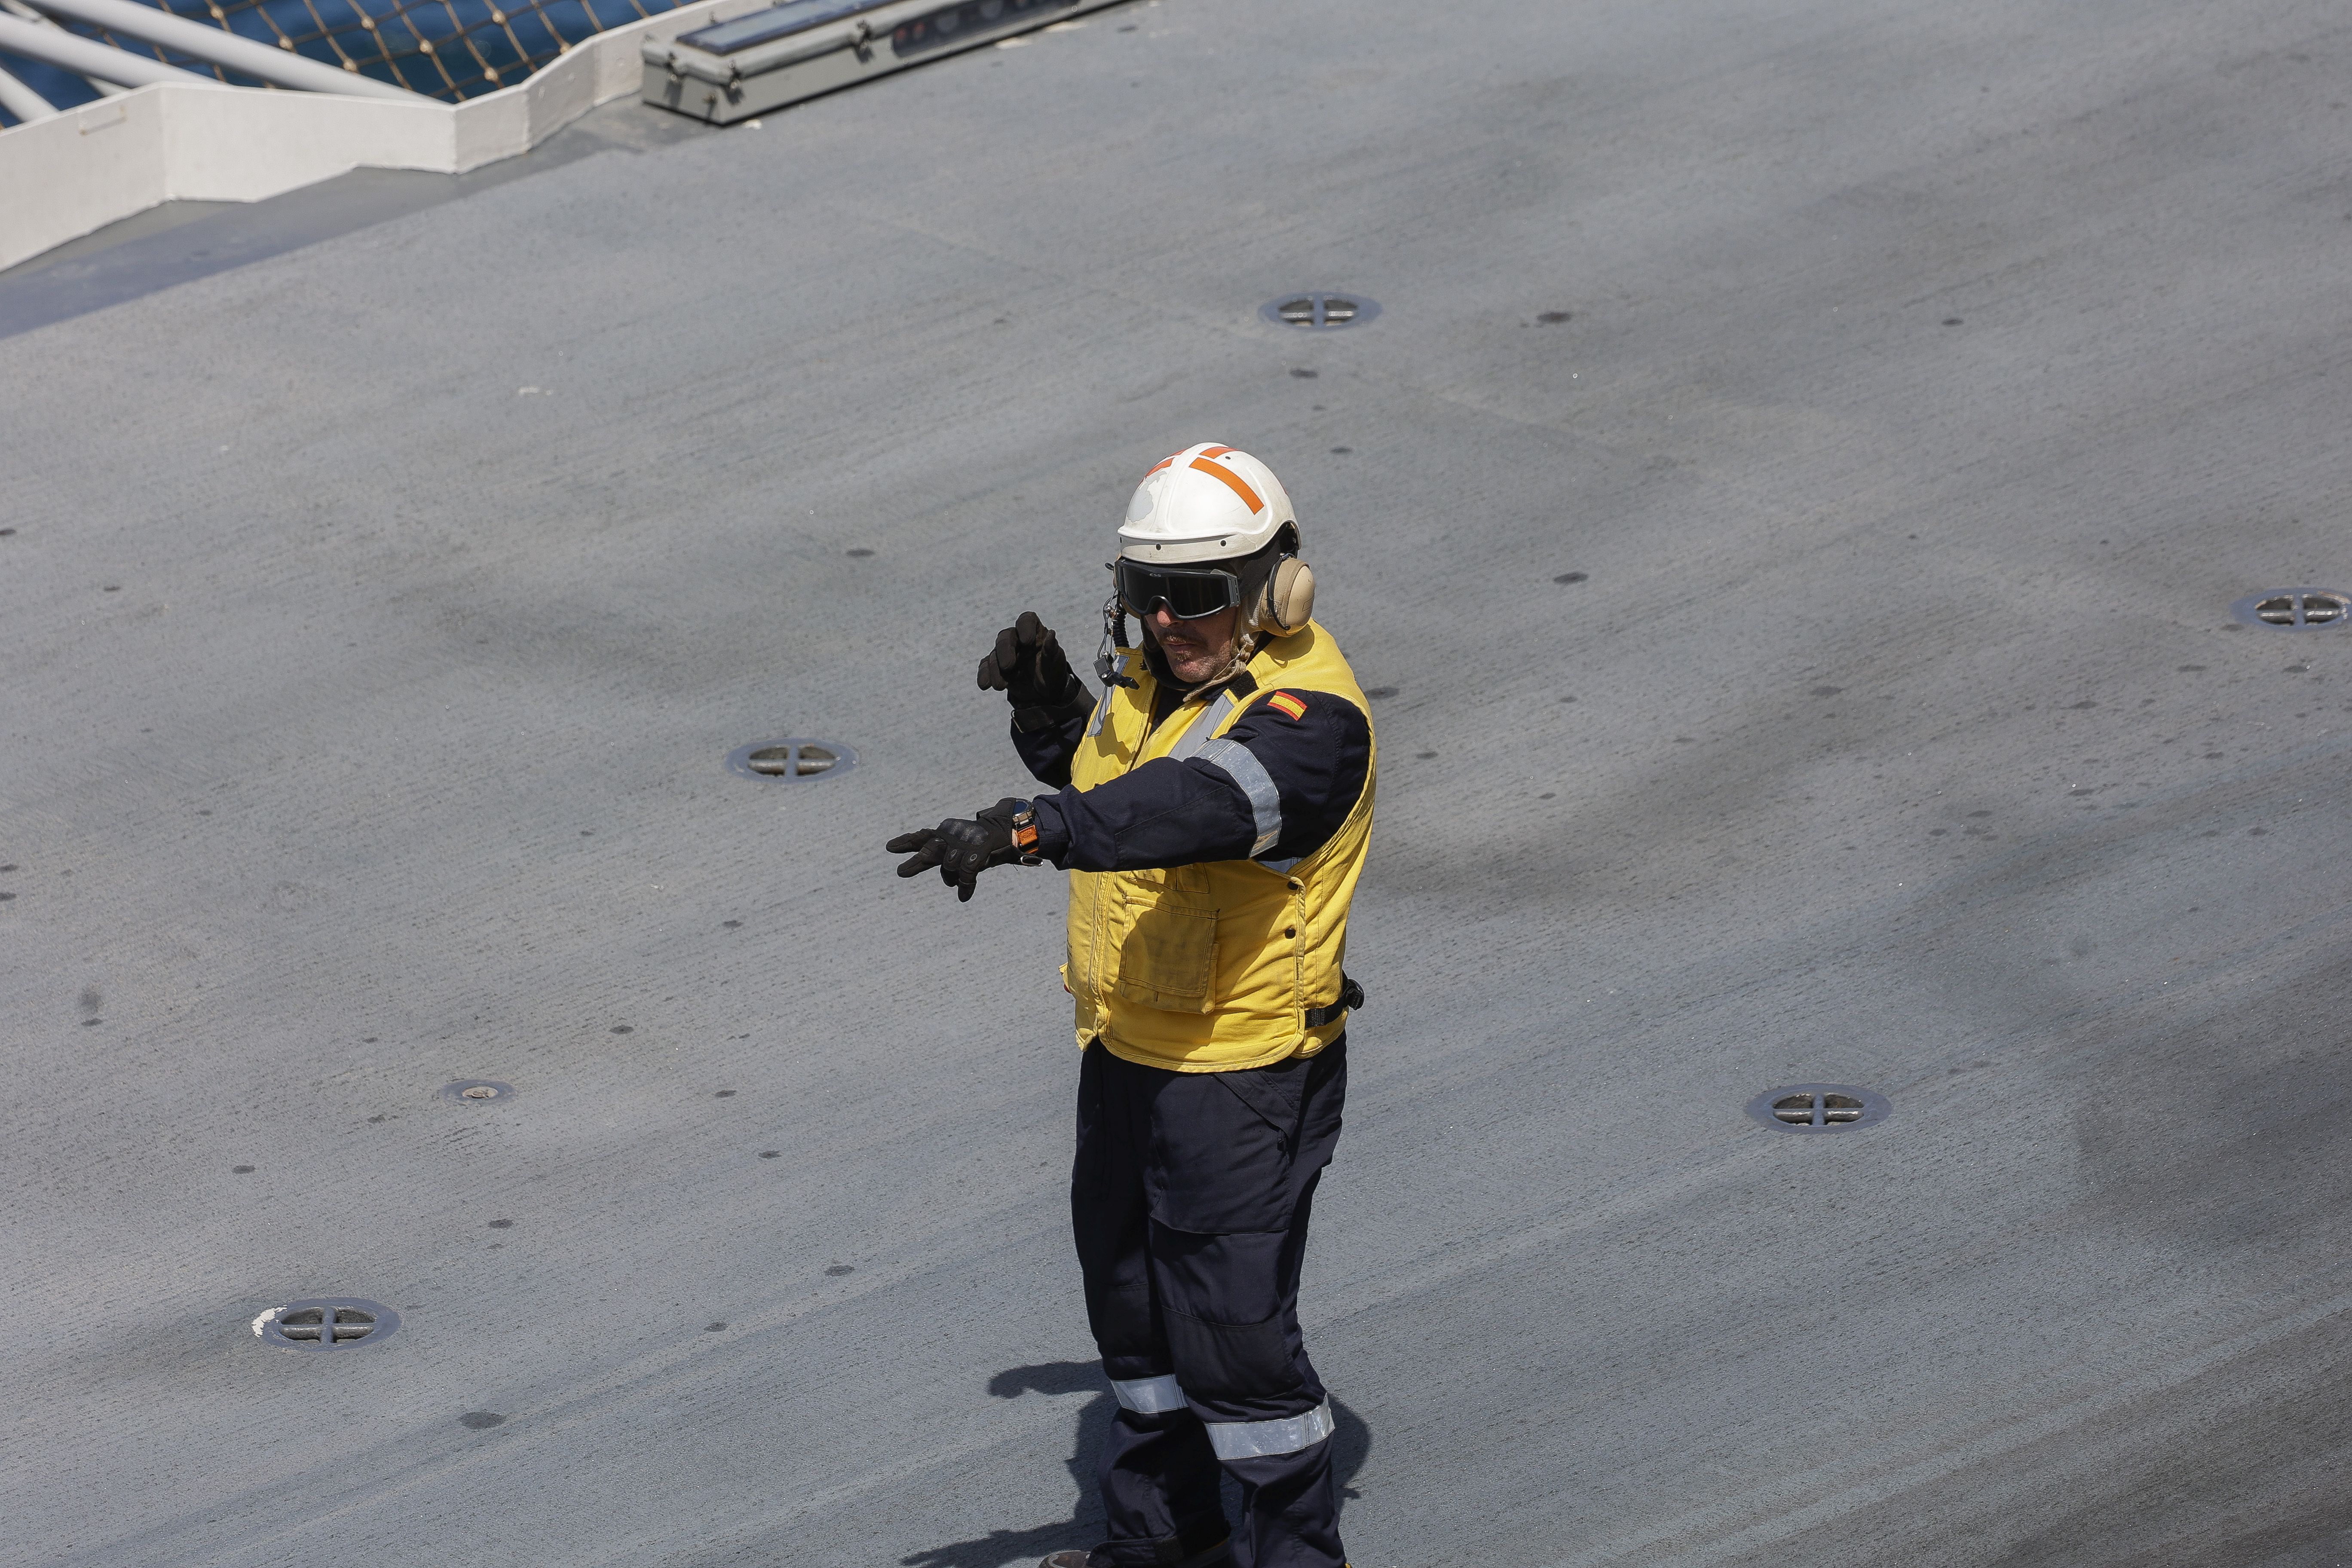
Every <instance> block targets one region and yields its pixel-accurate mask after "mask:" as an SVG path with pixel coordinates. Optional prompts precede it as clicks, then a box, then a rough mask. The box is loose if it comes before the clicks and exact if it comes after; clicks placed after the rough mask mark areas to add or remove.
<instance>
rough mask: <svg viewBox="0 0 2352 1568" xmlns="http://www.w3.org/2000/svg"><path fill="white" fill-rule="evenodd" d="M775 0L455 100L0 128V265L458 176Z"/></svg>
mask: <svg viewBox="0 0 2352 1568" xmlns="http://www.w3.org/2000/svg"><path fill="white" fill-rule="evenodd" d="M769 4H772V0H693V3H692V4H689V5H681V6H679V7H678V8H677V10H675V11H666V12H664V13H663V14H662V15H660V16H653V17H649V18H647V19H646V20H645V21H642V22H632V23H630V24H629V25H627V26H621V27H614V28H613V29H612V30H611V31H609V32H604V33H599V34H597V35H596V36H595V37H592V38H589V39H586V40H584V41H583V42H581V43H578V44H575V45H573V46H572V47H571V48H570V49H569V50H567V51H566V52H565V53H563V54H562V55H561V56H559V57H558V58H555V59H553V60H551V61H550V62H549V63H548V64H546V65H544V66H542V67H541V68H539V69H538V70H536V71H533V72H532V73H531V74H530V76H528V77H526V78H524V79H522V80H521V81H520V82H517V83H516V84H515V85H514V86H512V87H508V88H500V89H499V90H498V91H496V92H491V93H485V94H484V95H482V96H481V97H479V98H471V99H467V100H466V101H465V102H463V103H456V104H449V103H441V102H437V101H436V100H431V99H425V98H418V99H416V100H415V101H413V102H399V101H395V100H389V99H378V98H348V97H343V96H341V95H340V94H327V93H320V92H272V91H268V90H266V89H260V88H244V87H223V86H218V85H214V84H207V83H205V82H201V81H193V80H192V81H189V82H186V83H180V82H159V83H157V84H155V85H152V86H149V87H142V88H138V89H134V90H132V91H130V92H125V93H119V94H116V95H115V96H113V97H110V98H101V99H100V100H98V101H96V102H95V103H85V104H81V105H79V106H77V107H75V108H72V109H68V110H63V111H62V112H60V113H58V114H56V115H53V116H51V117H49V118H47V119H45V120H37V121H30V122H28V123H26V124H23V125H18V126H15V127H12V128H11V129H9V130H6V131H0V268H6V267H13V266H15V265H16V263H17V262H19V261H23V260H26V258H31V257H35V256H38V255H39V254H40V253H41V252H43V251H45V250H47V249H50V248H51V247H55V246H59V245H63V244H64V243H65V242H66V241H68V240H69V239H75V238H79V237H81V236H82V235H85V234H89V233H90V232H91V231H92V230H94V229H99V228H103V227H105V226H107V225H108V224H110V223H114V222H116V221H118V220H120V219H122V218H126V217H129V216H131V215H132V214H133V213H139V212H144V211H145V210H146V209H147V208H149V207H152V206H154V205H157V204H158V203H161V202H169V201H205V202H257V201H261V200H263V199H265V198H267V197H269V196H274V195H282V194H284V193H285V192H287V191H291V190H296V189H299V187H301V186H303V185H308V184H316V183H317V182H319V181H320V180H331V179H332V178H334V177H335V176H336V175H337V174H348V173H349V172H351V171H352V170H353V169H362V168H366V169H426V170H431V171H434V172H436V173H438V174H463V173H464V172H465V171H466V170H467V169H477V168H479V167H481V166H482V165H483V164H485V163H496V162H497V161H498V160H499V159H500V158H511V157H513V156H514V155H515V154H516V153H527V152H529V151H530V149H531V148H533V147H535V146H537V145H538V144H539V143H540V142H543V141H545V140H546V139H547V138H548V137H550V136H551V135H553V134H554V133H555V132H558V131H560V130H562V128H563V127H564V126H566V125H568V124H570V123H571V122H572V121H574V120H576V119H578V118H579V117H580V116H581V115H583V114H585V113H587V112H588V110H591V109H593V108H594V107H596V105H598V104H600V103H606V102H609V101H611V100H614V99H616V98H622V97H625V96H627V95H629V94H631V93H634V92H635V91H637V90H638V88H639V85H640V83H641V82H642V80H643V74H644V70H645V67H644V64H643V63H642V61H641V60H640V59H639V58H638V49H639V47H640V46H641V45H642V44H643V42H644V40H645V39H646V38H648V37H676V36H677V34H679V33H681V32H685V31H687V30H688V29H690V28H692V27H696V26H701V25H702V24H703V23H706V22H714V21H724V20H726V19H728V18H730V17H733V16H742V15H744V14H745V13H747V12H751V11H756V10H759V9H761V7H762V6H763V5H769Z"/></svg>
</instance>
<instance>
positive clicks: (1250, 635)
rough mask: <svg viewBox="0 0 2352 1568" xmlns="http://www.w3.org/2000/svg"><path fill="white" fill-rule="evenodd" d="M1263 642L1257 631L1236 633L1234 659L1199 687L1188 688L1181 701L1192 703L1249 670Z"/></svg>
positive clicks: (1226, 662) (1230, 659) (1226, 661)
mask: <svg viewBox="0 0 2352 1568" xmlns="http://www.w3.org/2000/svg"><path fill="white" fill-rule="evenodd" d="M1261 640H1262V639H1261V637H1260V635H1259V634H1258V633H1256V632H1255V631H1245V632H1239V633H1236V634H1235V635H1234V652H1233V657H1232V658H1228V659H1226V660H1225V662H1224V665H1223V668H1220V669H1219V670H1218V671H1217V673H1216V674H1214V675H1213V676H1211V677H1209V679H1206V680H1203V681H1202V682H1200V683H1199V684H1198V685H1195V686H1192V687H1188V688H1187V689H1185V692H1184V695H1183V698H1182V699H1181V700H1183V701H1186V702H1190V701H1192V699H1194V698H1195V697H1198V696H1200V695H1201V693H1202V692H1203V691H1213V690H1215V689H1217V688H1218V687H1220V686H1223V684H1224V683H1225V682H1226V681H1228V680H1231V679H1233V678H1234V676H1236V675H1239V674H1240V673H1241V672H1242V671H1243V670H1244V669H1247V668H1249V661H1250V659H1251V658H1253V657H1254V656H1255V654H1256V653H1257V645H1258V643H1259V642H1260V641H1261Z"/></svg>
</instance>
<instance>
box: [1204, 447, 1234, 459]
mask: <svg viewBox="0 0 2352 1568" xmlns="http://www.w3.org/2000/svg"><path fill="white" fill-rule="evenodd" d="M1232 450H1234V448H1233V447H1202V448H1201V456H1202V457H1204V458H1222V457H1223V456H1224V455H1225V454H1226V453H1227V452H1230V451H1232Z"/></svg>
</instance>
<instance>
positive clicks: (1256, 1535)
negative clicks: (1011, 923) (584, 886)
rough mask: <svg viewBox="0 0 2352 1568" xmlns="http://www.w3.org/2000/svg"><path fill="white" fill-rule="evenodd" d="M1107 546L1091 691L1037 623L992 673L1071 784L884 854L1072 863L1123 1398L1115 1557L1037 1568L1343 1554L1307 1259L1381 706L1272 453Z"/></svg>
mask: <svg viewBox="0 0 2352 1568" xmlns="http://www.w3.org/2000/svg"><path fill="white" fill-rule="evenodd" d="M1118 533H1119V555H1118V561H1117V562H1116V563H1114V571H1115V572H1116V574H1117V581H1118V588H1117V592H1116V595H1114V597H1113V599H1112V602H1111V605H1109V606H1108V610H1107V612H1106V615H1107V619H1108V634H1109V635H1108V637H1106V639H1105V647H1106V649H1107V650H1111V651H1107V652H1106V653H1105V655H1104V656H1103V658H1101V659H1100V660H1098V662H1097V671H1098V673H1099V674H1100V675H1101V677H1102V678H1103V679H1104V681H1105V683H1106V689H1105V690H1104V693H1103V696H1102V699H1101V700H1100V701H1099V702H1097V701H1095V700H1092V699H1091V698H1090V697H1089V696H1088V695H1087V690H1086V688H1085V687H1084V686H1083V685H1081V684H1080V682H1079V680H1078V679H1077V677H1076V675H1075V674H1074V673H1073V672H1072V671H1071V669H1070V666H1069V660H1068V658H1066V656H1065V655H1064V654H1063V652H1062V650H1061V647H1060V646H1059V644H1058V641H1057V639H1056V638H1055V635H1054V633H1053V632H1051V631H1050V630H1048V629H1046V628H1045V626H1042V625H1040V624H1039V622H1038V619H1037V617H1036V616H1034V615H1031V614H1024V615H1023V616H1021V618H1020V619H1019V621H1018V622H1017V623H1015V624H1014V625H1013V626H1010V627H1007V628H1006V629H1005V630H1004V631H1003V632H1002V633H1000V634H999V635H998V637H997V641H996V647H995V649H994V651H992V653H991V654H989V656H988V657H987V658H984V659H982V661H981V666H980V684H981V685H982V687H984V688H992V689H1000V690H1003V692H1004V693H1005V694H1006V696H1007V697H1008V699H1009V700H1011V701H1012V704H1013V745H1014V747H1015V748H1016V749H1017V750H1018V751H1019V752H1020V753H1021V756H1022V760H1023V761H1024V763H1027V764H1028V767H1029V770H1030V772H1031V773H1034V774H1035V775H1036V777H1037V778H1038V779H1039V780H1041V781H1042V782H1044V783H1045V784H1049V785H1052V786H1055V789H1056V791H1057V793H1055V794H1053V795H1042V796H1039V797H1037V798H1035V799H1034V800H1026V801H1024V800H1018V799H1007V800H1003V801H1000V802H998V803H997V804H996V805H994V806H992V807H990V808H989V809H988V810H986V811H983V812H982V813H980V814H979V815H978V816H975V817H971V818H965V819H955V818H951V819H950V820H949V821H946V822H943V823H941V824H940V826H938V827H936V828H931V829H928V830H926V831H923V832H919V833H909V834H903V835H901V836H899V837H897V838H894V839H892V840H891V841H890V844H889V848H890V849H891V850H892V851H893V852H894V853H900V854H908V856H909V858H908V860H907V861H906V862H905V863H904V864H902V865H901V866H900V867H899V868H898V874H899V875H900V876H902V877H911V876H915V875H918V874H919V873H920V872H922V871H925V870H929V869H930V868H934V867H936V868H938V870H939V873H940V880H941V881H943V882H945V883H947V884H948V885H949V886H950V887H952V888H955V889H957V893H958V896H959V897H961V898H964V899H969V898H971V894H972V889H973V886H974V883H975V881H976V879H977V878H978V876H979V874H980V873H981V872H982V870H984V869H987V868H990V867H992V866H1000V865H1007V864H1011V863H1014V862H1019V863H1021V864H1024V865H1034V864H1037V863H1038V862H1040V861H1051V862H1052V863H1053V864H1055V865H1056V866H1059V867H1062V868H1065V869H1066V870H1068V871H1069V872H1070V914H1069V948H1068V959H1067V962H1066V963H1065V964H1064V966H1063V969H1062V982H1063V984H1064V986H1065V987H1066V989H1067V990H1068V991H1069V993H1070V994H1071V995H1072V996H1074V997H1075V998H1076V1009H1077V1043H1078V1045H1079V1047H1081V1048H1082V1050H1083V1052H1084V1055H1083V1056H1082V1058H1081V1059H1080V1066H1079V1070H1078V1139H1077V1159H1076V1167H1075V1170H1074V1172H1073V1174H1072V1179H1071V1189H1070V1199H1071V1209H1072V1217H1073V1219H1074V1221H1075V1223H1076V1232H1077V1244H1078V1261H1079V1266H1080V1268H1081V1270H1082V1272H1083V1273H1084V1275H1085V1279H1086V1295H1087V1318H1088V1320H1089V1321H1090V1323H1091V1324H1092V1327H1093V1329H1094V1335H1095V1342H1096V1344H1097V1346H1098V1347H1099V1348H1100V1349H1101V1352H1102V1358H1103V1370H1104V1372H1105V1373H1107V1374H1108V1376H1109V1378H1110V1383H1111V1390H1112V1392H1113V1393H1114V1394H1116V1395H1117V1396H1118V1405H1119V1409H1118V1416H1117V1417H1116V1420H1115V1422H1114V1425H1113V1429H1112V1433H1111V1436H1110V1439H1109V1441H1108V1444H1107V1445H1106V1447H1105V1448H1104V1452H1103V1455H1102V1460H1101V1468H1100V1471H1099V1475H1098V1480H1099V1483H1100V1486H1101V1489H1102V1500H1103V1508H1104V1512H1105V1514H1106V1516H1107V1519H1108V1535H1109V1539H1108V1541H1107V1542H1104V1543H1103V1544H1102V1545H1100V1546H1098V1547H1097V1548H1095V1549H1094V1550H1093V1551H1092V1552H1076V1551H1073V1552H1055V1554H1054V1555H1053V1556H1051V1557H1049V1558H1047V1559H1046V1560H1045V1568H1208V1565H1209V1564H1212V1563H1223V1562H1225V1561H1227V1560H1228V1557H1229V1556H1230V1559H1231V1561H1233V1562H1234V1563H1235V1564H1237V1568H1342V1565H1343V1564H1344V1563H1345V1561H1346V1554H1345V1553H1344V1552H1343V1551H1342V1550H1341V1548H1340V1544H1339V1506H1338V1497H1337V1487H1338V1483H1337V1481H1336V1479H1335V1478H1334V1477H1333V1475H1332V1469H1331V1431H1332V1423H1331V1406H1330V1403H1329V1400H1328V1396H1327V1395H1326V1394H1325V1392H1324V1388H1323V1384H1322V1383H1321V1381H1320V1380H1319V1379H1318V1377H1317V1376H1316V1374H1315V1368H1314V1365H1313V1363H1310V1362H1309V1361H1308V1360H1307V1352H1306V1349H1305V1347H1304V1345H1303V1344H1302V1342H1301V1340H1300V1336H1299V1328H1298V1272H1299V1263H1300V1259H1301V1258H1302V1255H1303V1254H1304V1252H1305V1248H1306V1242H1307V1211H1308V1208H1309V1207H1310V1205H1312V1203H1313V1200H1314V1195H1315V1187H1316V1184H1317V1182H1318V1180H1320V1178H1321V1174H1322V1171H1323V1167H1324V1166H1325V1164H1327V1163H1328V1162H1329V1160H1330V1158H1331V1149H1332V1145H1333V1144H1334V1143H1335V1142H1337V1141H1338V1139H1339V1108H1340V1102H1341V1100H1342V1098H1343V1096H1344V1094H1345V1091H1346V1088H1347V1034H1346V1030H1347V1022H1348V1010H1349V1008H1350V1007H1352V1006H1355V1005H1360V1004H1361V1002H1362V1000H1363V994H1362V992H1361V991H1360V989H1358V988H1357V987H1356V985H1355V984H1353V983H1352V982H1351V981H1349V980H1348V979H1347V977H1346V976H1345V975H1344V974H1343V973H1341V972H1340V960H1341V959H1342V957H1343V956H1344V955H1345V953H1346V952H1347V943H1348V901H1349V896H1350V895H1351V894H1352V893H1353V892H1354V891H1355V887H1356V879H1357V877H1358V875H1359V874H1360V872H1361V871H1362V869H1363V864H1364V852H1365V848H1366V846H1367V844H1368V843H1369V841H1370V833H1371V825H1372V789H1373V775H1374V764H1375V761H1376V755H1375V748H1374V744H1373V738H1372V723H1371V715H1370V709H1369V706H1368V704H1367V703H1366V702H1365V700H1364V693H1363V691H1362V689H1360V688H1359V687H1358V686H1357V684H1356V678H1355V676H1354V674H1353V673H1352V672H1351V671H1350V670H1349V668H1348V662H1347V660H1346V659H1344V658H1341V657H1340V655H1339V647H1338V645H1337V644H1335V643H1334V642H1333V641H1332V640H1331V636H1330V634H1329V633H1328V632H1327V631H1325V630H1324V629H1323V628H1322V627H1321V626H1318V625H1317V624H1316V623H1315V622H1314V621H1313V620H1312V619H1310V618H1309V617H1310V612H1311V611H1312V608H1313V605H1314V598H1315V579H1314V574H1312V573H1311V572H1309V571H1308V570H1307V564H1306V563H1305V562H1304V561H1302V560H1300V559H1299V556H1298V548H1299V546H1298V523H1297V517H1296V516H1295V515H1294V513H1293V512H1292V510H1291V506H1290V498H1289V497H1288V496H1287V495H1286V494H1285V493H1284V491H1283V488H1282V485H1281V483H1280V481H1278V480H1277V479H1276V478H1275V477H1274V474H1273V472H1272V471H1271V470H1269V469H1268V468H1266V466H1265V464H1264V463H1261V462H1259V461H1258V460H1257V459H1256V458H1253V457H1251V456H1250V455H1249V454H1248V453H1246V452H1239V451H1235V450H1234V448H1233V447H1226V446H1221V445H1217V444H1215V443H1206V444H1203V445H1201V446H1197V447H1188V448H1187V449H1185V450H1184V451H1181V452H1179V453H1177V454H1176V455H1175V456H1174V457H1172V458H1168V459H1167V460H1166V461H1165V462H1162V463H1160V465H1159V466H1158V467H1157V468H1153V469H1152V470H1151V471H1150V473H1149V474H1147V475H1146V476H1145V477H1144V479H1143V482H1142V484H1141V485H1140V486H1139V487H1138V489H1136V492H1135V498H1134V500H1133V501H1132V502H1131V503H1130V504H1129V507H1128V510H1127V521H1126V523H1125V525H1124V526H1122V527H1121V528H1120V529H1119V531H1118ZM1130 615H1131V616H1135V617H1136V618H1137V619H1138V620H1139V621H1140V622H1141V623H1142V626H1143V637H1142V639H1141V644H1142V646H1140V647H1127V646H1126V637H1125V631H1126V617H1127V616H1130ZM1221 1469H1222V1470H1223V1472H1224V1473H1226V1474H1230V1475H1231V1476H1233V1477H1234V1479H1235V1480H1236V1481H1237V1482H1239V1483H1240V1487H1241V1494H1242V1508H1243V1514H1244V1517H1243V1519H1242V1521H1241V1522H1240V1523H1239V1524H1238V1525H1237V1526H1234V1525H1229V1524H1228V1522H1227V1521H1226V1519H1225V1517H1224V1510H1223V1503H1222V1501H1221V1500H1220V1499H1219V1496H1218V1478H1219V1473H1220V1470H1221Z"/></svg>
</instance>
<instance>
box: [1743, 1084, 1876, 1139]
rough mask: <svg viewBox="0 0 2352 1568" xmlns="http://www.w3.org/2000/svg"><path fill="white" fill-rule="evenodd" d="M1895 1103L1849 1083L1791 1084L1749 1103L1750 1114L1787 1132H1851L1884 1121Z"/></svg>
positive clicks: (1766, 1092)
mask: <svg viewBox="0 0 2352 1568" xmlns="http://www.w3.org/2000/svg"><path fill="white" fill-rule="evenodd" d="M1894 1109H1895V1107H1894V1105H1893V1104H1892V1103H1891V1102H1890V1101H1889V1100H1887V1098H1886V1097H1885V1095H1883V1094H1879V1093H1876V1092H1874V1091H1873V1090H1871V1089H1857V1088H1855V1087H1854V1086H1853V1084H1850V1083H1792V1084H1790V1085H1788V1086H1787V1087H1786V1088H1783V1089H1766V1090H1765V1091H1764V1092H1763V1093H1761V1094H1759V1095H1758V1096H1757V1097H1756V1098H1755V1099H1753V1100H1749V1101H1748V1115H1750V1116H1752V1117H1754V1118H1755V1119H1756V1120H1757V1121H1761V1122H1762V1123H1764V1125H1765V1126H1767V1127H1777V1128H1780V1130H1781V1131H1784V1132H1849V1131H1853V1130H1855V1129H1857V1128H1862V1127H1868V1126H1870V1125H1871V1124H1872V1123H1874V1122H1878V1121H1885V1120H1886V1118H1887V1116H1888V1114H1889V1113H1890V1112H1892V1111H1893V1110H1894Z"/></svg>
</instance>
